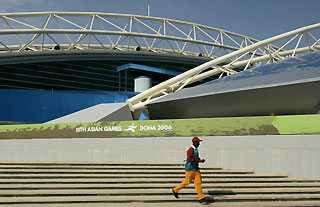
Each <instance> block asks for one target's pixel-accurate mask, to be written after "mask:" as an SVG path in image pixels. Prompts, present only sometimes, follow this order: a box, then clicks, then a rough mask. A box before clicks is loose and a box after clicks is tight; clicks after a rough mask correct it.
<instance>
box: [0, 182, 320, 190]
mask: <svg viewBox="0 0 320 207" xmlns="http://www.w3.org/2000/svg"><path fill="white" fill-rule="evenodd" d="M175 185H176V184H172V183H159V184H154V183H143V184H102V183H94V184H92V183H81V184H80V183H59V184H57V183H37V184H33V183H23V184H13V183H11V184H8V183H5V184H0V190H14V189H24V190H31V189H38V190H43V189H88V190H89V189H90V190H91V189H132V190H137V189H171V188H173V187H175ZM202 188H203V189H213V190H214V189H225V188H237V189H244V188H263V189H268V188H273V189H274V188H287V189H295V188H320V183H319V182H316V183H313V182H307V183H303V182H301V183H204V184H202ZM186 189H194V186H193V184H190V185H189V186H187V187H186Z"/></svg>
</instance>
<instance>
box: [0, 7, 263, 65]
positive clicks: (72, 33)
mask: <svg viewBox="0 0 320 207" xmlns="http://www.w3.org/2000/svg"><path fill="white" fill-rule="evenodd" d="M256 42H258V41H257V40H256V39H253V38H250V37H247V36H244V35H240V34H237V33H233V32H229V31H226V30H221V29H217V28H213V27H208V26H204V25H200V24H195V23H190V22H184V21H178V20H172V19H167V18H157V17H149V16H139V15H127V14H110V13H91V12H33V13H2V14H0V52H1V53H3V52H21V51H48V50H75V49H76V50H83V51H86V50H110V49H111V50H112V49H115V50H126V51H128V50H130V51H140V50H143V51H150V52H161V53H174V54H182V55H191V56H205V57H210V58H212V59H214V58H215V57H220V56H223V55H226V54H229V53H230V52H233V51H236V50H238V49H241V48H244V47H246V46H248V45H251V44H254V43H256ZM258 53H260V52H259V51H257V54H258Z"/></svg>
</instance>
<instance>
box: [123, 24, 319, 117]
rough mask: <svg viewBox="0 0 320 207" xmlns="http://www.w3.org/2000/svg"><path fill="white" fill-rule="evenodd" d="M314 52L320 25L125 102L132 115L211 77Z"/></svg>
mask: <svg viewBox="0 0 320 207" xmlns="http://www.w3.org/2000/svg"><path fill="white" fill-rule="evenodd" d="M303 38H304V39H303ZM274 43H280V44H281V45H282V46H280V47H279V48H278V49H274V47H272V46H271V44H274ZM285 49H286V50H285ZM259 50H260V51H262V52H263V53H264V55H262V56H256V52H257V51H259ZM316 50H320V23H318V24H314V25H310V26H306V27H302V28H299V29H296V30H293V31H291V32H287V33H284V34H280V35H277V36H274V37H271V38H268V39H265V40H263V41H260V42H257V43H255V44H252V45H249V46H247V47H245V48H242V49H239V50H237V51H234V52H231V53H229V54H226V55H224V56H221V57H218V58H216V59H214V60H211V61H209V62H206V63H204V64H202V65H200V66H198V67H195V68H193V69H190V70H188V71H186V72H184V73H182V74H180V75H178V76H176V77H173V78H171V79H169V80H167V81H165V82H162V83H160V84H158V85H156V86H154V87H152V88H150V89H148V90H146V91H144V92H142V93H140V94H138V95H136V96H134V97H132V98H130V99H128V100H127V103H128V105H129V106H130V108H131V110H132V112H134V113H138V111H141V110H143V109H145V107H146V105H147V104H148V103H149V102H151V101H153V100H156V99H158V98H160V97H163V96H166V95H168V94H170V93H173V92H175V91H177V90H180V89H182V88H183V87H185V86H186V85H188V84H191V83H194V82H196V81H199V80H202V79H204V78H207V77H210V76H212V75H216V74H219V73H221V74H223V73H226V74H228V75H231V74H234V73H236V71H235V70H233V69H235V68H238V69H239V68H243V70H246V69H248V68H254V67H255V66H258V65H261V64H268V63H271V62H274V61H278V60H282V59H285V58H287V57H293V56H296V55H297V54H300V53H305V52H312V51H316Z"/></svg>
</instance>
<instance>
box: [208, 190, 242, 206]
mask: <svg viewBox="0 0 320 207" xmlns="http://www.w3.org/2000/svg"><path fill="white" fill-rule="evenodd" d="M208 194H209V196H206V197H205V198H206V203H207V204H210V203H214V202H215V199H214V198H216V197H221V196H225V195H236V193H234V192H233V191H232V190H209V191H208Z"/></svg>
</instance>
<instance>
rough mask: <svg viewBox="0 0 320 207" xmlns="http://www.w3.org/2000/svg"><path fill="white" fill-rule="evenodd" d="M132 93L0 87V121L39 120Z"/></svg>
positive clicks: (123, 99)
mask: <svg viewBox="0 0 320 207" xmlns="http://www.w3.org/2000/svg"><path fill="white" fill-rule="evenodd" d="M136 94H137V93H134V92H114V91H110V92H99V91H96V92H87V91H32V90H11V89H1V90H0V121H14V122H30V123H43V122H46V121H49V120H52V119H55V118H58V117H61V116H64V115H67V114H70V113H73V112H76V111H79V110H82V109H85V108H88V107H91V106H94V105H96V104H100V103H121V102H125V101H126V100H127V99H128V98H130V97H132V96H134V95H136Z"/></svg>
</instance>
